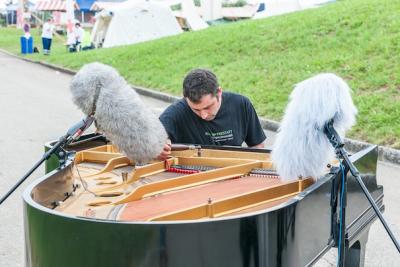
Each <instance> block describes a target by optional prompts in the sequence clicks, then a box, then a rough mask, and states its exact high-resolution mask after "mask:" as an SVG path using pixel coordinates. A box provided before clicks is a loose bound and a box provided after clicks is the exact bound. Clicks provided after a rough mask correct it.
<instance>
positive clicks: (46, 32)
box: [42, 22, 54, 39]
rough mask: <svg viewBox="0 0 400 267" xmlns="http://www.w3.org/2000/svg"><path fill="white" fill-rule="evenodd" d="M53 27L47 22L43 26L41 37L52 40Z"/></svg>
mask: <svg viewBox="0 0 400 267" xmlns="http://www.w3.org/2000/svg"><path fill="white" fill-rule="evenodd" d="M53 31H54V25H53V24H51V23H48V22H45V23H44V24H43V31H42V37H43V38H48V39H51V38H53Z"/></svg>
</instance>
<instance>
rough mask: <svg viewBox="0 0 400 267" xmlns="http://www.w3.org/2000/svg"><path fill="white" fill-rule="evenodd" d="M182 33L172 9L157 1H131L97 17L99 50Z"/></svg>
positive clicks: (95, 30) (95, 37) (94, 39)
mask: <svg viewBox="0 0 400 267" xmlns="http://www.w3.org/2000/svg"><path fill="white" fill-rule="evenodd" d="M181 32H182V29H181V28H180V26H179V24H178V22H177V20H176V19H175V17H174V15H173V13H172V11H171V9H170V8H169V6H167V5H164V4H162V3H159V2H155V1H154V2H153V1H140V2H138V1H127V2H123V3H121V4H119V5H117V6H115V7H111V8H109V9H105V10H103V11H102V12H100V13H99V14H97V16H96V23H95V25H94V27H93V31H92V36H91V39H92V42H93V43H94V45H95V46H96V47H100V46H102V47H113V46H119V45H128V44H134V43H139V42H144V41H148V40H153V39H157V38H161V37H165V36H170V35H176V34H179V33H181Z"/></svg>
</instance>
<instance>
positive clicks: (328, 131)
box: [324, 120, 400, 266]
mask: <svg viewBox="0 0 400 267" xmlns="http://www.w3.org/2000/svg"><path fill="white" fill-rule="evenodd" d="M324 133H325V135H326V136H327V137H328V139H329V141H330V143H331V144H332V146H333V147H334V148H335V153H336V156H337V157H338V159H340V160H341V161H342V163H343V165H344V166H345V169H344V170H341V171H342V172H344V173H342V175H344V179H343V180H341V182H339V184H340V189H341V190H343V194H344V195H343V199H342V200H341V201H340V205H341V207H340V208H341V212H342V216H341V218H340V225H341V229H340V230H341V238H342V239H343V240H344V235H345V231H346V226H345V211H346V207H345V205H346V198H347V196H346V195H347V178H346V176H347V175H346V174H347V172H348V171H350V173H351V174H352V175H353V176H354V177H355V178H356V180H357V182H358V184H359V185H360V187H361V189H362V190H363V192H364V194H365V196H366V197H367V199H368V201H369V203H370V204H371V206H372V208H373V209H374V211H375V213H376V215H377V216H378V217H379V220H380V221H381V223H382V224H383V226H384V228H385V230H386V232H387V233H388V235H389V236H390V238H391V239H392V241H393V244H394V245H395V246H396V248H397V251H398V252H399V253H400V245H399V242H398V241H397V240H396V237H395V236H394V234H393V232H392V230H391V229H390V228H389V226H388V224H387V223H386V221H385V219H384V218H383V215H382V213H381V211H380V210H379V208H378V206H377V205H376V203H375V201H374V199H373V198H372V196H371V194H370V193H369V191H368V189H367V187H366V186H365V184H364V182H363V181H362V179H361V176H360V173H359V171H358V170H357V168H356V167H355V166H354V164H353V163H352V162H351V160H350V159H349V156H348V154H347V152H346V150H345V149H344V143H343V141H342V140H341V138H340V136H339V134H338V133H337V132H336V130H335V128H333V120H330V121H329V122H328V123H327V124H326V125H325V126H324ZM344 245H345V244H344V242H343V241H342V242H341V243H340V247H338V251H339V266H344V261H345V259H344V249H345V247H344Z"/></svg>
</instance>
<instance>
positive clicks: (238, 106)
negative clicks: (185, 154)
mask: <svg viewBox="0 0 400 267" xmlns="http://www.w3.org/2000/svg"><path fill="white" fill-rule="evenodd" d="M183 96H184V98H183V99H181V100H179V101H178V102H176V103H174V104H172V105H171V106H169V107H168V108H167V109H166V110H165V111H164V112H163V113H162V114H161V116H160V121H161V122H162V124H163V125H164V127H165V129H166V131H167V133H168V136H169V138H170V139H171V141H172V143H188V144H200V145H230V146H241V145H242V143H243V142H245V143H246V144H247V145H248V146H249V147H256V148H263V147H264V144H263V142H264V140H265V139H266V136H265V134H264V131H263V129H262V127H261V125H260V122H259V120H258V116H257V114H256V111H255V110H254V107H253V105H252V104H251V102H250V100H249V99H248V98H246V97H244V96H241V95H238V94H234V93H229V92H223V90H222V88H221V87H220V86H219V84H218V80H217V77H216V76H215V74H214V73H212V72H211V71H209V70H205V69H194V70H192V71H190V72H189V73H188V74H187V75H186V77H185V79H184V81H183ZM169 154H170V147H169V146H165V147H164V150H163V152H162V153H161V154H160V156H159V158H160V159H164V158H166V157H167V156H168V155H169Z"/></svg>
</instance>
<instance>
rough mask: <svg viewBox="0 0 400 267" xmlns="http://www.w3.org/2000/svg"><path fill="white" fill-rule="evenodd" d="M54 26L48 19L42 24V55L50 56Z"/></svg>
mask: <svg viewBox="0 0 400 267" xmlns="http://www.w3.org/2000/svg"><path fill="white" fill-rule="evenodd" d="M53 33H54V25H53V20H52V19H51V18H49V19H48V20H47V21H46V22H45V23H44V24H43V29H42V44H43V54H45V55H50V49H51V42H52V40H53Z"/></svg>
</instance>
